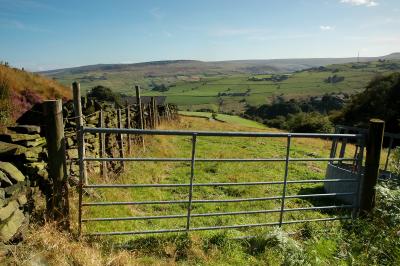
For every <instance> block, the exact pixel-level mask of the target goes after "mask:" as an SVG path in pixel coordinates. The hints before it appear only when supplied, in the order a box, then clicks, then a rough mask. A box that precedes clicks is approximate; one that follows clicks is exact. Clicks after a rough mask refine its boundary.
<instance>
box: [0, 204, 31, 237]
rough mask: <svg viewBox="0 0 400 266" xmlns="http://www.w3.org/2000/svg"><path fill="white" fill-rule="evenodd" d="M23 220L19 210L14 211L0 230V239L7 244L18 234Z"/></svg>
mask: <svg viewBox="0 0 400 266" xmlns="http://www.w3.org/2000/svg"><path fill="white" fill-rule="evenodd" d="M24 219H25V216H24V214H23V213H22V211H20V210H16V211H15V212H14V214H13V215H12V216H11V218H9V219H8V220H7V221H6V224H5V225H4V226H3V227H2V228H1V229H0V238H1V240H2V241H3V242H7V241H9V240H11V239H12V237H13V236H14V235H15V234H16V233H17V232H18V229H19V228H20V227H21V225H22V224H23V222H24Z"/></svg>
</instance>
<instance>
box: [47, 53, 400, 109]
mask: <svg viewBox="0 0 400 266" xmlns="http://www.w3.org/2000/svg"><path fill="white" fill-rule="evenodd" d="M384 58H385V59H381V58H379V59H381V60H379V61H378V60H377V58H360V60H359V61H360V62H359V63H351V62H355V61H357V59H356V58H336V59H276V60H247V61H246V60H243V61H224V62H201V61H188V60H186V61H185V60H179V61H159V62H149V63H140V64H130V65H121V64H119V65H95V66H86V67H79V68H72V69H62V70H54V71H47V72H43V74H45V75H48V76H50V77H52V78H54V79H56V80H57V81H59V82H60V83H62V84H64V85H66V86H68V85H69V84H71V83H72V82H73V81H75V80H77V81H79V82H80V83H81V87H82V89H83V90H88V89H90V88H92V87H94V86H96V85H102V86H106V87H109V88H111V89H112V90H113V91H115V92H119V93H124V94H128V95H133V94H134V90H133V89H132V86H133V85H134V84H139V85H141V87H142V89H143V92H142V93H143V95H164V96H167V101H168V102H170V103H175V104H177V105H178V106H179V107H180V109H182V110H189V111H198V110H201V109H203V110H204V109H208V110H214V111H218V112H228V113H236V114H239V113H242V112H243V111H244V109H245V106H246V105H250V106H258V105H261V104H264V103H267V102H269V101H271V99H272V98H274V97H276V96H284V97H285V98H287V99H290V98H299V97H308V96H315V95H322V94H325V93H331V92H346V93H350V94H352V93H355V92H359V91H360V90H362V89H363V88H364V87H365V86H366V84H367V83H368V82H369V81H370V80H371V79H372V78H373V77H374V76H376V75H378V74H388V73H392V72H395V71H400V60H397V59H396V58H400V55H399V54H392V55H388V56H385V57H384ZM349 62H350V63H349ZM332 63H334V64H332ZM321 66H322V67H321ZM260 73H261V74H260ZM266 73H275V74H266ZM276 73H287V74H276ZM282 75H284V77H283V78H282ZM331 78H332V81H333V82H330V79H331ZM336 79H337V80H336ZM160 85H163V86H165V87H163V89H162V90H160V89H159V88H157V87H158V86H160Z"/></svg>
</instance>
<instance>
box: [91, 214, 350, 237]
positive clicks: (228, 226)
mask: <svg viewBox="0 0 400 266" xmlns="http://www.w3.org/2000/svg"><path fill="white" fill-rule="evenodd" d="M345 219H351V217H349V216H342V217H340V216H336V217H330V218H318V219H304V220H293V221H286V222H282V224H283V225H285V224H294V223H304V222H321V221H335V220H345ZM273 225H279V222H271V223H257V224H240V225H223V226H208V227H194V228H190V229H189V231H204V230H216V229H235V228H247V227H260V226H273ZM177 232H186V229H185V228H176V229H160V230H146V231H125V232H96V233H89V234H85V236H107V235H108V236H112V235H140V234H159V233H177Z"/></svg>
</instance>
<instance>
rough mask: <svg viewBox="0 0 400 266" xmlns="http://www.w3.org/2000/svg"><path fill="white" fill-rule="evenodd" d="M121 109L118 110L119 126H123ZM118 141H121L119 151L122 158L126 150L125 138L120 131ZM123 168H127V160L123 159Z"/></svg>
mask: <svg viewBox="0 0 400 266" xmlns="http://www.w3.org/2000/svg"><path fill="white" fill-rule="evenodd" d="M121 116H122V115H121V109H118V110H117V118H118V128H122V117H121ZM118 142H119V153H120V157H121V158H125V152H124V138H123V136H122V134H121V133H118ZM121 168H122V170H123V171H124V170H125V162H124V161H121Z"/></svg>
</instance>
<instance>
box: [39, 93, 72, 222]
mask: <svg viewBox="0 0 400 266" xmlns="http://www.w3.org/2000/svg"><path fill="white" fill-rule="evenodd" d="M44 114H45V117H46V121H47V126H46V141H47V150H48V167H49V177H50V179H51V180H52V181H53V191H52V195H51V203H50V204H51V206H50V210H49V211H50V217H51V219H54V220H55V221H56V222H57V223H58V225H59V226H60V227H61V228H62V229H65V230H69V201H68V179H67V164H66V159H65V138H64V123H63V114H62V101H61V100H51V101H45V102H44Z"/></svg>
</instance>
